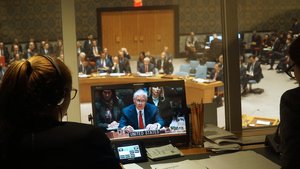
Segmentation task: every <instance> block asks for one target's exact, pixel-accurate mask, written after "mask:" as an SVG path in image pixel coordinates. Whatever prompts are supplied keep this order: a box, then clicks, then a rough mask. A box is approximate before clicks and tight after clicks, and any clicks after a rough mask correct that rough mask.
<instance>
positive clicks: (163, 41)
mask: <svg viewBox="0 0 300 169" xmlns="http://www.w3.org/2000/svg"><path fill="white" fill-rule="evenodd" d="M174 22H175V19H174V12H173V11H172V10H163V11H157V12H156V14H155V43H154V44H155V49H156V52H159V53H158V54H159V55H160V53H161V52H162V50H163V47H164V46H168V47H169V52H170V53H171V54H173V55H174V54H175V46H174V42H175V39H174V38H175V37H174V35H175V32H174Z"/></svg>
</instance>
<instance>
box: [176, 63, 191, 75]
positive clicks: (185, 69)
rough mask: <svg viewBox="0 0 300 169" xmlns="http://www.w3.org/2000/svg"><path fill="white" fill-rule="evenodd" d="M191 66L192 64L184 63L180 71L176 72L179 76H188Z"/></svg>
mask: <svg viewBox="0 0 300 169" xmlns="http://www.w3.org/2000/svg"><path fill="white" fill-rule="evenodd" d="M190 70H191V66H190V64H182V65H180V67H179V72H176V73H175V75H177V76H188V75H189V74H190Z"/></svg>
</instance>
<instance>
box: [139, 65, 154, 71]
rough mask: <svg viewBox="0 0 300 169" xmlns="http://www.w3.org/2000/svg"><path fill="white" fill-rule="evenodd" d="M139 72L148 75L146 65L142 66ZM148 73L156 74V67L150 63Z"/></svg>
mask: <svg viewBox="0 0 300 169" xmlns="http://www.w3.org/2000/svg"><path fill="white" fill-rule="evenodd" d="M138 72H140V73H146V72H145V65H144V64H142V65H141V66H140V67H139V69H138ZM148 72H153V73H155V67H154V65H153V64H152V63H149V66H148Z"/></svg>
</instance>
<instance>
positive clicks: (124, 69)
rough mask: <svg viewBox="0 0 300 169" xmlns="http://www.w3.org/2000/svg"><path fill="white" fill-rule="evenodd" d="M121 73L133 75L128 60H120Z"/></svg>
mask: <svg viewBox="0 0 300 169" xmlns="http://www.w3.org/2000/svg"><path fill="white" fill-rule="evenodd" d="M120 72H125V73H131V67H130V63H129V60H128V59H127V58H123V59H120Z"/></svg>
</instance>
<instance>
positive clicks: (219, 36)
mask: <svg viewBox="0 0 300 169" xmlns="http://www.w3.org/2000/svg"><path fill="white" fill-rule="evenodd" d="M217 37H218V39H220V40H222V35H218V36H217ZM212 40H214V35H210V36H209V37H208V42H209V43H211V41H212Z"/></svg>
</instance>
